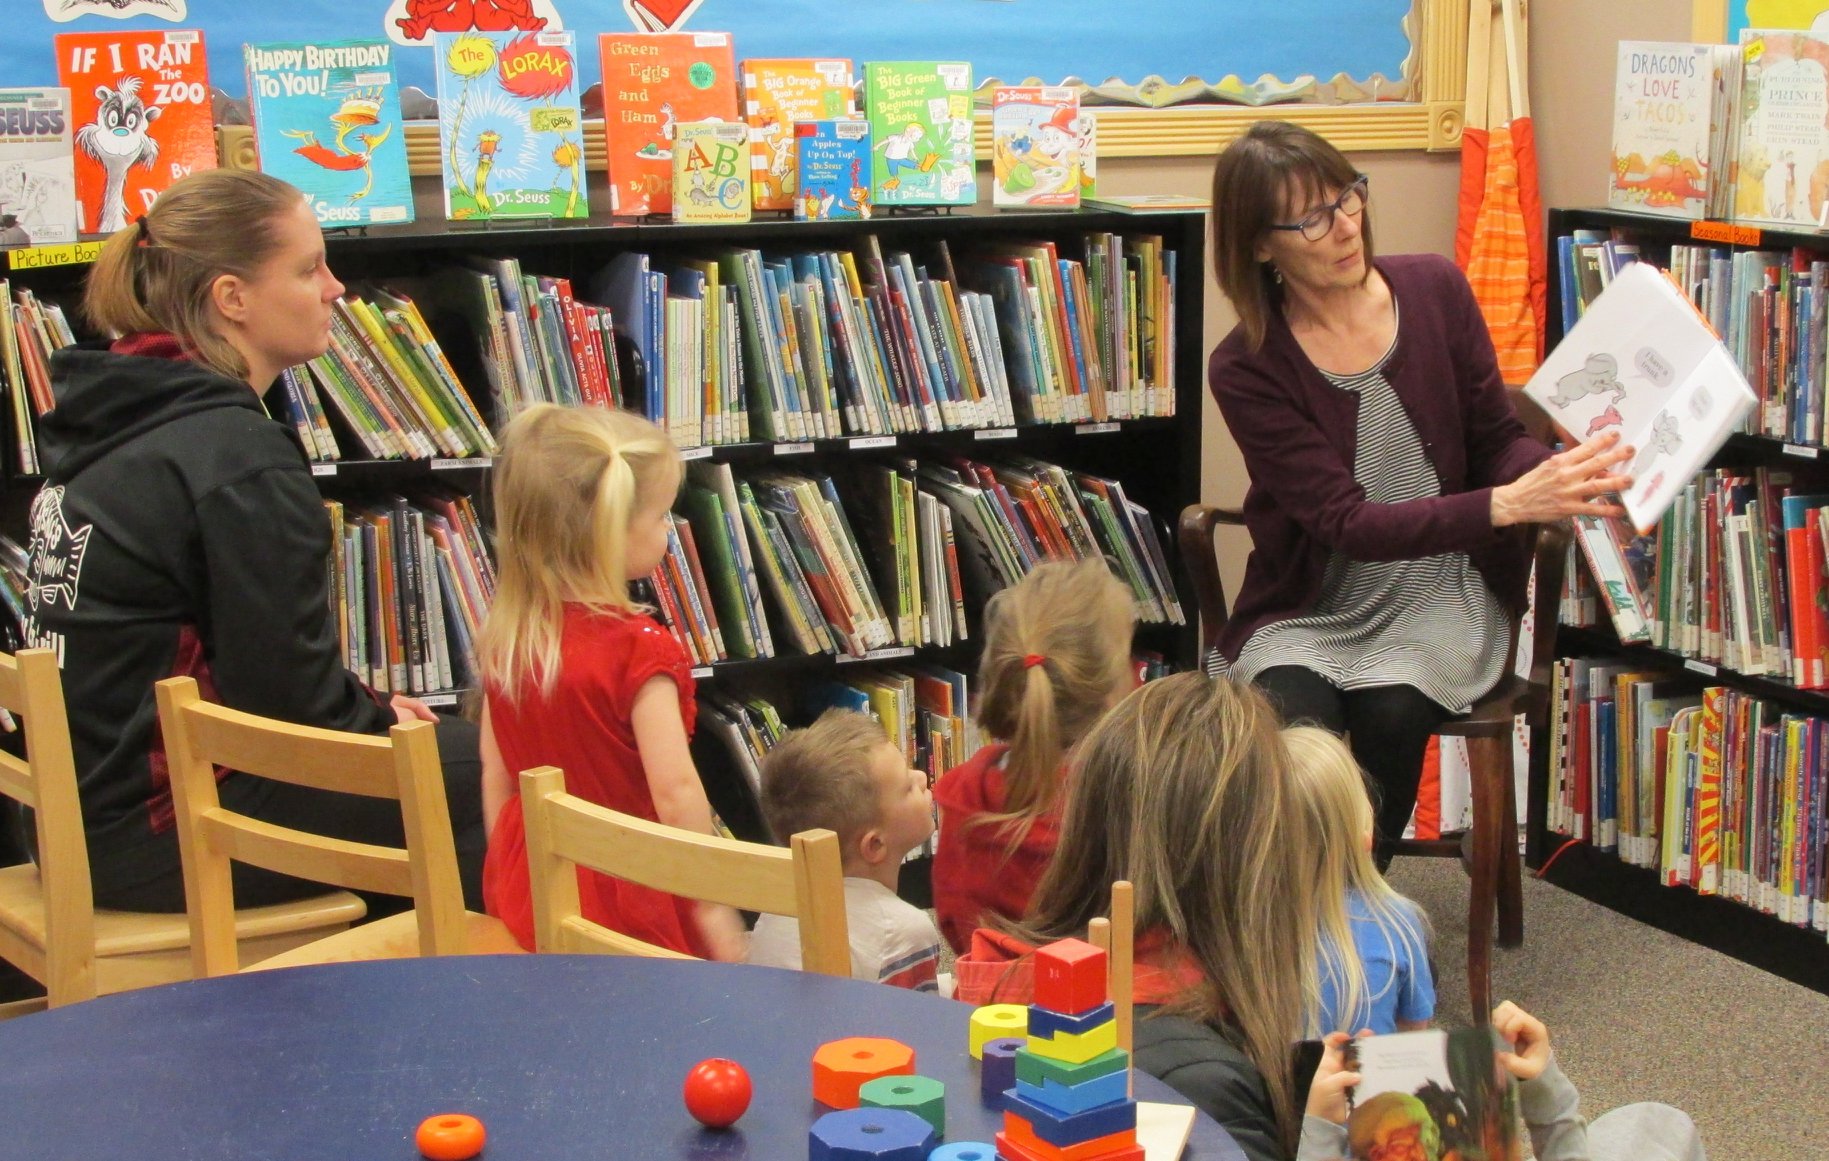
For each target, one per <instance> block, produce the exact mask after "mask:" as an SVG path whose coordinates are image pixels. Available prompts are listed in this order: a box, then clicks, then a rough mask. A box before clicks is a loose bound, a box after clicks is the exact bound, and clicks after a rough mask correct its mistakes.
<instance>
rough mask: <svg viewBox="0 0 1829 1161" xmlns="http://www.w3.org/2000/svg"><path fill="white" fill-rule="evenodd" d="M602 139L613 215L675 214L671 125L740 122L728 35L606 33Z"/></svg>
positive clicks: (733, 55)
mask: <svg viewBox="0 0 1829 1161" xmlns="http://www.w3.org/2000/svg"><path fill="white" fill-rule="evenodd" d="M597 46H598V52H599V53H600V55H601V56H602V57H603V138H604V152H605V157H606V159H607V161H608V164H609V170H610V212H611V213H616V214H628V215H641V214H665V213H668V212H670V211H671V210H672V209H673V136H674V126H676V125H681V124H684V123H686V122H688V121H732V122H734V121H737V119H738V118H737V84H736V79H737V78H736V50H735V49H734V48H732V47H731V43H730V34H729V33H727V32H629V33H612V32H606V33H604V34H603V35H602V36H599V37H598V38H597Z"/></svg>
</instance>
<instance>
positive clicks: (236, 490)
mask: <svg viewBox="0 0 1829 1161" xmlns="http://www.w3.org/2000/svg"><path fill="white" fill-rule="evenodd" d="M342 293H343V286H342V284H341V283H339V282H338V281H337V280H336V277H335V276H334V275H332V274H331V273H330V269H329V267H328V266H326V265H325V259H324V241H323V235H322V233H321V231H320V230H319V228H318V224H317V220H316V218H315V217H314V216H313V215H312V213H311V210H310V208H309V206H308V204H307V203H306V201H305V199H304V196H303V195H302V194H301V193H300V192H299V191H298V190H297V189H295V188H293V187H292V186H290V185H287V184H286V183H285V182H282V181H279V180H277V179H274V178H271V177H267V176H265V175H263V174H258V173H251V172H243V171H233V170H211V171H207V172H204V173H200V174H195V175H193V176H191V177H187V178H185V179H183V180H181V181H179V182H177V183H176V184H174V185H173V186H172V187H171V188H170V189H169V190H167V191H166V192H165V193H164V194H163V195H162V196H161V197H160V198H159V200H158V202H157V203H155V204H154V206H153V208H152V209H151V210H150V211H149V212H148V213H147V214H146V216H145V217H143V218H141V219H140V220H139V221H138V222H136V223H135V224H134V225H131V226H128V227H127V228H126V229H123V230H120V231H118V232H117V233H115V234H114V235H113V236H112V237H110V238H109V239H108V241H107V242H106V243H104V245H103V247H102V253H101V256H100V257H99V258H98V259H97V261H96V264H95V267H94V269H93V270H92V271H91V272H90V275H89V281H88V284H87V287H86V289H85V292H84V297H83V311H84V314H85V315H86V316H87V318H88V320H89V322H90V323H91V324H92V325H93V326H94V327H95V328H96V329H97V330H99V331H102V332H105V333H108V334H112V335H116V336H119V337H117V338H115V339H113V340H111V341H102V342H96V343H85V344H83V345H81V346H78V347H73V348H69V349H66V350H63V351H59V352H58V353H57V354H56V355H55V356H53V358H52V362H51V377H52V386H53V390H54V392H55V394H56V398H57V406H56V408H55V409H54V410H52V411H51V412H49V413H48V414H46V415H45V416H44V417H43V419H42V420H41V421H40V424H39V448H40V453H41V458H42V461H43V463H44V468H45V483H44V487H43V488H42V490H41V491H40V492H39V494H38V496H37V498H36V499H35V500H34V501H33V504H32V515H31V523H32V528H31V533H32V538H31V548H30V552H29V556H30V566H29V573H30V583H31V588H30V592H29V594H28V598H29V599H28V612H29V614H30V619H29V622H28V625H27V638H28V642H29V644H32V645H35V646H43V647H47V648H52V649H55V650H56V651H57V655H58V659H59V661H60V662H61V664H62V666H63V677H64V696H65V703H66V705H67V706H68V708H69V715H70V732H71V740H72V742H73V743H74V746H75V752H76V767H77V774H78V777H79V780H80V788H81V797H82V805H83V820H84V824H85V827H86V830H87V833H88V839H89V860H90V870H91V874H92V876H93V879H94V884H95V902H96V905H97V906H99V907H110V908H119V909H123V910H140V911H181V910H183V909H184V884H183V877H182V874H181V872H180V868H179V859H178V840H177V832H176V830H175V828H174V825H173V816H172V802H171V792H170V788H169V786H168V783H167V774H166V766H165V752H164V746H163V743H162V741H161V739H160V736H159V728H158V720H157V713H156V710H155V708H154V704H153V683H154V682H156V681H159V680H160V679H162V678H166V677H173V676H179V675H188V676H192V677H195V678H196V679H197V681H198V683H199V684H200V685H201V686H202V688H203V691H204V695H205V697H207V698H209V699H211V700H214V701H219V702H221V703H222V704H224V705H228V706H233V707H234V708H236V709H241V710H246V711H248V712H250V713H255V714H261V715H264V716H267V717H272V718H278V719H280V720H283V721H289V722H296V723H299V724H301V725H310V726H321V727H325V728H328V729H335V730H347V731H353V732H358V733H383V732H385V731H386V730H387V728H388V727H389V726H391V725H393V724H394V723H395V722H396V721H402V722H404V721H411V720H414V719H423V720H428V721H435V722H437V723H438V732H439V750H440V754H441V756H442V757H443V759H444V763H445V781H446V797H447V800H448V802H449V804H450V811H451V823H452V829H453V831H454V832H455V835H456V839H457V850H458V860H459V863H460V869H461V871H462V873H463V880H464V891H465V896H466V899H467V901H468V902H469V904H470V905H471V906H472V907H478V906H480V903H481V892H480V881H479V875H480V868H481V859H482V851H483V835H482V807H481V800H480V792H479V782H480V766H479V764H478V761H477V738H476V729H475V727H474V726H473V725H471V724H470V723H467V722H463V721H460V720H457V719H450V718H439V717H438V716H437V715H435V714H434V713H432V711H431V710H430V709H428V708H427V707H426V706H425V705H424V704H423V703H422V702H419V701H417V700H415V699H413V698H409V697H404V696H399V695H396V696H394V697H392V698H389V697H387V696H385V695H382V694H378V693H376V692H375V691H374V690H372V689H370V688H368V687H367V686H366V685H364V684H363V683H362V682H361V681H359V680H358V679H357V678H356V677H355V675H354V674H352V673H350V672H349V671H348V670H347V669H345V668H344V666H343V662H342V659H341V656H340V653H339V651H338V647H337V641H336V633H335V624H334V620H333V618H332V616H331V611H330V604H329V597H328V587H327V569H328V565H329V562H330V560H331V559H332V555H331V538H330V524H329V521H328V519H327V518H326V516H325V512H324V508H323V504H322V501H321V498H320V497H319V495H318V491H317V488H316V486H315V485H314V484H313V482H312V478H311V475H310V472H309V469H308V467H307V465H306V462H305V459H304V456H303V454H302V453H301V452H300V450H299V448H298V446H297V444H296V443H295V442H294V441H293V437H292V435H291V432H290V430H289V429H288V428H287V427H286V426H285V425H284V424H282V423H279V422H277V421H276V420H274V419H271V418H269V417H268V415H267V413H266V410H265V409H264V407H263V406H262V403H261V397H262V396H263V395H264V394H265V393H266V391H267V390H268V388H270V387H271V386H272V385H273V383H274V382H275V381H276V380H277V379H278V377H279V375H280V372H281V371H283V370H284V369H285V368H287V367H290V366H293V365H295V364H298V363H302V362H304V361H306V360H308V359H311V358H314V357H316V356H318V355H321V354H323V353H324V351H325V349H326V348H327V347H328V345H329V341H330V322H331V314H332V304H333V303H334V302H335V301H336V299H337V298H338V297H339V296H340V295H341V294H342ZM219 781H220V786H221V793H222V799H223V802H224V804H225V805H227V806H229V807H230V808H231V809H234V810H239V811H244V812H246V813H249V814H252V815H254V816H256V817H260V818H266V819H269V820H270V821H273V822H275V823H285V824H290V825H297V826H302V827H306V828H309V829H314V830H320V831H322V832H324V833H329V834H334V835H337V836H339V837H343V838H348V839H351V840H355V841H367V842H376V843H391V844H393V845H399V844H400V843H401V842H402V834H401V825H400V812H399V807H398V805H397V804H395V803H392V802H389V801H386V800H379V799H369V798H359V797H355V796H350V795H342V794H331V793H326V792H321V791H313V790H306V789H303V788H299V787H294V786H291V785H288V784H285V783H280V782H273V781H269V780H267V779H261V778H254V777H251V776H249V775H245V774H240V773H233V772H223V773H221V774H220V775H219ZM321 890H323V888H322V887H321V886H320V885H318V884H312V883H306V882H302V881H300V880H297V879H290V878H286V877H283V876H279V875H275V874H272V873H270V872H266V871H262V870H260V869H258V868H254V867H247V866H244V865H241V864H237V865H236V866H235V896H236V903H237V905H239V906H244V907H245V906H258V905H260V904H263V903H275V902H282V901H285V900H288V899H295V898H300V897H303V896H305V895H309V894H312V893H315V892H318V891H321Z"/></svg>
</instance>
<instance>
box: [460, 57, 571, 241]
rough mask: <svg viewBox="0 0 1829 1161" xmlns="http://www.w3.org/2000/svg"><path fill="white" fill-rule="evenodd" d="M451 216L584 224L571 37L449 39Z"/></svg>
mask: <svg viewBox="0 0 1829 1161" xmlns="http://www.w3.org/2000/svg"><path fill="white" fill-rule="evenodd" d="M436 53H437V55H436V57H435V58H434V62H435V63H436V65H437V68H438V149H439V155H440V158H441V159H442V161H443V170H444V183H445V216H446V217H447V218H451V219H454V220H456V219H474V218H583V217H588V216H589V215H590V208H589V206H588V204H587V202H586V195H585V188H584V117H583V115H582V114H581V113H580V112H579V109H578V57H577V54H576V53H575V52H573V51H572V34H571V33H569V32H526V33H520V34H515V33H509V32H441V33H439V34H438V40H437V45H436Z"/></svg>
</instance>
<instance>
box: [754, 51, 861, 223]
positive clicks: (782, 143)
mask: <svg viewBox="0 0 1829 1161" xmlns="http://www.w3.org/2000/svg"><path fill="white" fill-rule="evenodd" d="M742 73H743V119H744V120H745V121H747V122H748V123H749V140H750V165H751V166H752V167H753V168H754V170H755V172H754V175H753V176H754V179H755V180H754V185H755V194H756V208H757V209H759V210H785V209H791V208H792V207H793V205H794V194H795V192H796V189H797V182H796V180H795V179H796V174H795V169H794V126H795V125H796V124H797V123H799V122H801V121H834V120H838V119H840V118H845V117H850V116H853V115H854V114H855V113H856V101H855V99H854V97H853V95H852V92H851V62H850V61H848V60H746V61H744V62H743V70H742Z"/></svg>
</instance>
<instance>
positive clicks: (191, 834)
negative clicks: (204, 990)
mask: <svg viewBox="0 0 1829 1161" xmlns="http://www.w3.org/2000/svg"><path fill="white" fill-rule="evenodd" d="M156 692H157V695H158V701H159V728H160V729H161V730H162V731H163V732H164V736H165V753H166V757H167V759H168V760H169V763H170V766H171V789H172V800H173V803H174V804H175V805H176V807H177V815H178V839H179V843H180V845H181V848H182V852H183V859H184V890H185V895H186V898H187V901H188V903H189V905H190V927H191V951H192V955H193V956H194V957H195V960H196V969H197V974H198V975H200V976H218V975H225V974H227V973H230V972H234V971H237V970H239V969H240V968H241V960H240V958H239V957H238V956H237V954H236V950H235V943H234V940H233V939H232V938H231V937H230V931H231V927H230V922H229V921H230V916H231V915H232V913H233V907H234V900H233V894H234V889H233V886H232V882H231V878H230V863H231V861H239V862H244V863H250V864H252V865H254V866H257V867H264V868H266V869H267V870H270V871H275V872H278V873H280V874H284V875H293V876H296V877H298V878H301V879H313V880H317V881H318V882H323V883H335V884H337V885H339V886H342V887H348V888H351V889H353V890H358V891H373V892H376V893H379V894H387V895H404V896H407V897H410V898H411V899H412V900H413V910H411V911H408V912H403V913H402V914H399V915H394V916H390V917H388V918H386V919H383V920H379V921H377V922H374V923H368V924H364V925H362V926H361V927H356V928H352V929H350V930H349V931H345V932H343V933H341V934H339V935H334V936H331V937H329V938H328V939H321V940H317V941H315V942H312V943H309V944H305V945H304V946H302V947H298V948H295V949H294V950H292V951H289V952H285V953H283V954H281V955H278V956H273V957H270V958H267V959H264V960H262V961H260V962H259V963H258V964H255V965H252V966H253V967H254V968H257V969H265V968H275V967H292V966H295V965H298V964H310V963H328V962H335V961H340V960H361V959H395V958H402V957H409V956H414V955H462V954H465V953H472V954H479V953H484V952H518V951H520V950H522V949H521V948H520V946H519V945H518V944H516V943H515V941H514V938H513V936H511V935H510V934H509V933H508V929H507V928H506V927H504V926H503V925H502V924H501V922H500V921H499V920H496V919H492V918H490V917H489V916H486V915H478V914H475V913H474V912H470V911H466V910H464V903H463V888H462V887H461V885H460V884H459V882H458V877H457V848H456V844H455V843H454V841H453V840H452V837H451V817H450V814H449V813H448V810H447V808H446V806H445V788H444V776H443V774H442V771H441V767H440V765H439V760H438V742H437V738H436V735H435V733H434V727H433V726H432V724H431V723H429V722H412V723H410V724H407V725H397V726H395V727H393V729H391V730H389V731H388V736H387V737H385V738H382V737H375V736H372V735H368V734H349V733H342V732H340V731H337V730H324V729H316V728H313V727H310V726H298V725H293V724H291V723H289V722H279V721H274V720H272V719H271V718H263V717H259V716H257V715H255V714H250V713H243V712H242V711H240V710H233V709H229V708H228V707H226V706H220V705H214V704H212V703H210V702H206V701H204V700H203V698H202V695H201V693H200V692H199V691H198V689H197V683H196V682H195V681H194V680H192V679H191V678H188V677H172V678H167V679H166V680H164V681H161V682H159V684H158V685H157V687H156ZM217 766H226V767H228V768H229V769H231V770H239V771H242V772H244V773H248V774H253V775H256V776H259V777H262V778H272V779H275V780H276V781H281V782H289V783H292V784H293V785H297V786H308V787H312V788H314V789H318V790H326V791H341V792H343V793H346V794H362V795H367V796H369V797H371V798H391V799H397V800H398V801H399V802H400V814H401V819H402V821H403V823H404V825H405V833H406V847H405V848H404V849H401V848H399V847H383V846H375V845H372V844H368V843H357V842H349V841H346V840H344V839H336V838H328V837H325V836H323V835H317V834H312V833H310V832H307V831H302V830H296V829H293V828H290V827H284V826H278V825H275V824H273V823H270V822H265V821H262V820H261V819H258V818H253V817H250V816H248V815H245V814H239V813H237V812H235V811H232V810H229V809H227V808H226V807H224V806H223V805H222V802H221V799H220V797H219V796H218V794H217V792H216V776H215V767H217Z"/></svg>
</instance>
